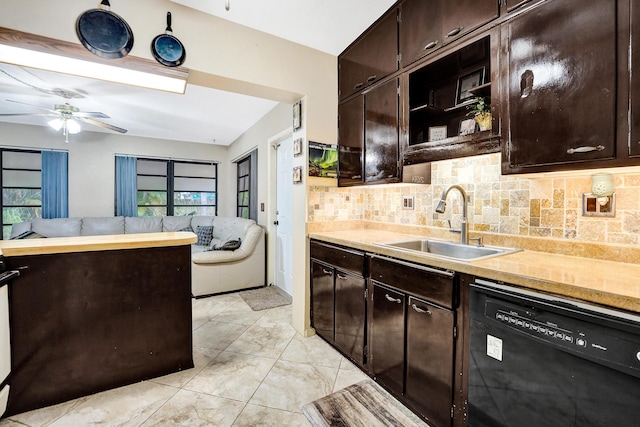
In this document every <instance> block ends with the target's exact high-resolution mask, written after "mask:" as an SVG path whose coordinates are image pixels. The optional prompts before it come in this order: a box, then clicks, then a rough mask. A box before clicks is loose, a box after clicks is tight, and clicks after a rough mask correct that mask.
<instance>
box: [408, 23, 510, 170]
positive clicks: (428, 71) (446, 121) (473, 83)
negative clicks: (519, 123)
mask: <svg viewBox="0 0 640 427" xmlns="http://www.w3.org/2000/svg"><path fill="white" fill-rule="evenodd" d="M499 49H500V37H499V32H498V30H496V29H494V30H490V31H488V32H485V33H483V34H482V35H481V36H476V37H474V38H471V39H470V40H469V42H466V43H465V44H464V45H462V46H461V47H458V48H456V49H455V50H452V51H451V52H450V53H448V54H447V55H444V56H441V57H439V58H436V59H434V60H433V61H432V62H429V63H427V64H425V65H424V66H422V67H420V68H417V69H415V70H413V71H412V72H409V73H407V75H406V76H405V78H404V84H403V93H404V94H405V95H404V103H405V104H404V108H403V112H404V113H405V115H404V120H405V126H406V128H407V135H406V138H405V139H403V164H404V165H412V164H417V163H423V162H430V161H436V160H446V159H452V158H456V157H465V156H472V155H478V154H486V153H493V152H499V151H500V109H499V108H498V106H499V105H500V97H499V84H498V82H499V72H498V71H499V70H498V68H499V67H498V51H499ZM476 97H484V98H485V101H486V102H487V103H488V104H490V105H491V113H492V126H491V129H490V130H484V131H481V130H480V129H479V127H477V126H476V125H474V121H473V117H470V116H469V109H468V107H469V106H470V104H471V103H472V102H473V100H474V98H476ZM469 120H470V122H469ZM465 125H467V126H469V125H470V128H465ZM465 129H469V131H468V132H467V131H465Z"/></svg>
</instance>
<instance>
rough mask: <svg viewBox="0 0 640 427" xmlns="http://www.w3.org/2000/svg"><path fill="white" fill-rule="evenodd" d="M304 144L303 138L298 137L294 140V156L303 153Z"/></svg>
mask: <svg viewBox="0 0 640 427" xmlns="http://www.w3.org/2000/svg"><path fill="white" fill-rule="evenodd" d="M302 145H303V139H302V138H298V139H296V140H294V141H293V157H298V156H299V155H301V154H302Z"/></svg>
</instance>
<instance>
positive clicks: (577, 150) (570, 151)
mask: <svg viewBox="0 0 640 427" xmlns="http://www.w3.org/2000/svg"><path fill="white" fill-rule="evenodd" d="M602 150H604V145H596V146H595V147H578V148H569V149H568V150H567V154H574V153H589V152H591V151H602Z"/></svg>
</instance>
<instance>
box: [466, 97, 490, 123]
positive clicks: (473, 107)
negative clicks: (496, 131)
mask: <svg viewBox="0 0 640 427" xmlns="http://www.w3.org/2000/svg"><path fill="white" fill-rule="evenodd" d="M467 109H468V110H469V112H468V113H467V116H468V117H473V118H474V119H475V121H476V123H478V126H479V127H480V130H481V131H483V130H490V129H491V105H489V104H487V101H486V99H485V98H484V97H481V96H478V97H476V98H474V100H473V103H472V104H469V105H468V106H467Z"/></svg>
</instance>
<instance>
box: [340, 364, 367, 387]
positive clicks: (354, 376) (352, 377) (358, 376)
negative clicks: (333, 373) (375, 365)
mask: <svg viewBox="0 0 640 427" xmlns="http://www.w3.org/2000/svg"><path fill="white" fill-rule="evenodd" d="M366 379H369V377H368V376H367V375H366V374H365V373H364V372H362V371H361V370H359V369H340V370H338V376H337V377H336V383H335V385H334V386H333V391H334V392H336V391H338V390H340V389H343V388H345V387H348V386H350V385H352V384H356V383H359V382H360V381H364V380H366Z"/></svg>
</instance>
